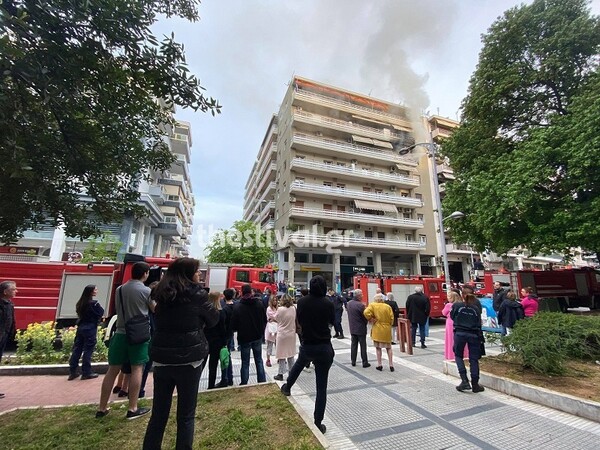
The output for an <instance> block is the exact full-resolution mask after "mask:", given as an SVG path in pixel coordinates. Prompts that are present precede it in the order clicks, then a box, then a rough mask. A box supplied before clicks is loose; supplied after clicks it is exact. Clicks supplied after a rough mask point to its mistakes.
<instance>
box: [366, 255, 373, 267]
mask: <svg viewBox="0 0 600 450" xmlns="http://www.w3.org/2000/svg"><path fill="white" fill-rule="evenodd" d="M372 265H373V257H372V256H367V266H372Z"/></svg>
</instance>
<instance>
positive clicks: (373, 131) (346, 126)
mask: <svg viewBox="0 0 600 450" xmlns="http://www.w3.org/2000/svg"><path fill="white" fill-rule="evenodd" d="M292 119H293V120H294V121H296V122H302V123H305V124H308V125H314V126H316V127H317V129H320V128H330V129H333V130H337V131H342V132H344V133H349V134H357V135H360V136H365V137H369V138H372V139H378V140H384V141H390V140H393V141H400V140H402V141H403V140H404V138H405V137H404V135H401V134H399V133H394V132H393V131H390V130H388V129H387V128H373V127H367V126H365V125H359V124H356V123H352V122H347V121H345V120H339V119H334V118H332V117H327V116H321V115H319V114H313V113H309V112H306V111H302V110H299V109H296V110H294V111H293V112H292Z"/></svg>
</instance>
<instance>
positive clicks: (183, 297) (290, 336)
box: [0, 258, 539, 449]
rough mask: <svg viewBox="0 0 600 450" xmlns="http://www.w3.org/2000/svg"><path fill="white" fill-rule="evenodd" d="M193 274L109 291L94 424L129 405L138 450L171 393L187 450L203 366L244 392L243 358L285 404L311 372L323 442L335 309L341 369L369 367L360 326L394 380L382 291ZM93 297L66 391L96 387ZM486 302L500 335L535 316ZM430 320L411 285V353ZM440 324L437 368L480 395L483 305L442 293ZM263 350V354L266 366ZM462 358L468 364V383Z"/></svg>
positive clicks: (152, 433)
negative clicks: (269, 377)
mask: <svg viewBox="0 0 600 450" xmlns="http://www.w3.org/2000/svg"><path fill="white" fill-rule="evenodd" d="M199 267H200V263H199V261H198V260H196V259H193V258H178V259H176V260H174V261H173V262H172V263H171V264H170V265H169V267H168V269H167V270H166V272H165V273H164V275H163V277H162V279H161V280H160V281H156V282H154V283H152V285H150V286H146V284H145V281H146V280H147V278H148V275H149V271H150V266H149V265H148V264H146V263H145V262H138V263H136V264H134V265H133V267H132V277H131V280H129V281H128V282H127V283H125V284H123V285H122V286H120V287H119V288H118V289H117V291H116V295H115V309H116V311H117V313H118V316H117V319H116V331H115V333H114V334H113V335H112V337H111V338H110V342H109V351H108V364H109V366H108V371H107V373H106V375H105V376H104V379H103V381H102V387H101V393H100V402H99V405H98V408H97V411H96V417H97V418H102V417H104V416H106V415H107V414H108V413H109V411H110V409H109V407H108V403H109V399H110V395H111V393H113V394H117V395H118V396H120V397H125V396H126V397H128V409H127V413H126V418H127V419H135V418H138V417H142V416H144V415H146V414H148V413H151V416H150V421H149V423H148V427H147V431H146V435H145V437H144V444H143V448H144V449H156V448H160V447H161V443H162V439H163V435H164V432H165V427H166V424H167V420H168V417H169V413H170V410H171V403H172V399H173V393H174V390H175V389H176V390H177V394H178V402H177V412H176V416H177V436H176V447H177V448H191V446H192V441H193V435H194V417H195V411H196V402H197V393H198V388H199V381H200V378H201V376H202V372H203V370H204V367H205V366H206V365H207V364H208V389H213V388H223V387H227V386H232V385H233V384H234V373H233V365H232V359H231V353H232V352H234V351H236V350H237V351H239V352H240V360H241V367H240V373H239V379H240V383H239V384H240V385H245V384H247V383H248V382H249V378H250V364H251V360H250V355H251V354H252V358H253V360H254V365H255V369H256V370H255V372H256V381H257V382H258V383H262V382H265V381H266V373H265V368H264V365H266V366H267V367H271V366H272V365H273V364H274V363H276V364H277V374H276V375H275V376H274V377H273V378H274V379H275V380H277V381H284V383H283V384H282V385H281V388H280V389H281V392H282V393H283V394H284V395H291V391H292V388H293V386H294V385H295V383H296V381H297V379H298V377H299V376H300V375H301V373H302V372H303V371H304V369H306V368H308V367H310V364H311V363H312V364H313V365H314V375H315V384H316V398H315V408H314V417H313V420H314V424H315V426H316V427H317V428H318V429H319V430H321V431H322V432H323V433H325V431H326V426H325V424H323V417H324V414H325V408H326V403H327V385H328V377H329V370H330V368H331V366H332V364H333V360H334V356H335V351H334V349H333V346H332V343H331V339H332V338H337V339H345V335H344V330H343V325H342V322H343V321H342V317H343V313H344V310H345V311H346V312H347V314H348V327H349V330H348V331H349V333H350V338H351V342H350V363H351V365H352V366H353V367H354V366H356V362H357V361H356V360H357V356H358V350H359V347H360V359H361V361H360V362H361V365H362V367H363V368H369V367H370V366H371V364H370V363H369V358H368V351H367V339H366V336H367V333H368V330H369V324H370V330H371V339H372V342H373V346H374V348H375V355H376V362H377V365H376V367H375V368H376V370H378V371H382V370H383V361H382V359H383V349H385V351H386V355H387V361H388V367H389V370H390V371H391V372H394V371H395V368H394V358H393V350H392V345H393V344H394V342H393V337H394V336H395V335H396V328H395V327H396V326H397V324H398V318H399V316H400V313H401V310H400V308H399V307H398V304H397V303H396V301H395V299H394V295H393V294H392V293H391V292H390V293H387V294H384V293H383V292H382V291H381V289H378V290H377V292H376V293H375V295H374V296H373V298H372V299H371V301H370V302H369V304H368V305H366V302H364V294H363V292H362V291H361V290H360V289H355V290H354V291H353V295H352V296H351V297H350V298H349V299H348V298H347V297H345V296H342V295H339V294H337V293H336V292H335V291H334V289H332V288H331V287H329V288H328V287H327V284H326V281H325V279H324V278H323V277H322V276H319V275H317V276H315V277H313V278H312V279H311V280H310V283H309V288H308V289H303V290H302V291H301V293H300V295H299V296H298V295H296V292H295V289H293V288H292V289H290V288H289V286H287V284H286V283H280V284H279V286H278V288H279V289H278V292H277V293H271V292H270V291H269V290H267V291H265V292H264V293H261V292H258V291H256V290H255V289H253V288H252V287H251V286H250V285H249V284H245V285H243V286H242V287H241V290H240V292H237V291H236V290H234V289H225V290H224V291H223V292H216V291H210V292H207V291H209V290H207V289H205V288H204V287H203V286H202V285H201V284H200V283H199ZM17 292H18V291H17V286H16V283H15V282H12V281H3V282H2V283H0V359H1V358H2V352H3V350H4V346H5V344H6V340H7V339H8V336H10V335H11V333H14V306H12V302H11V299H12V298H14V296H15V295H16V294H17ZM96 294H97V288H96V286H95V285H89V286H86V287H85V289H84V290H83V292H82V294H81V297H80V299H79V301H78V302H77V304H76V312H77V316H78V322H77V325H78V326H77V332H76V336H75V342H74V345H73V351H72V355H71V358H70V361H69V369H70V374H69V377H68V379H69V380H74V379H75V378H77V377H79V376H81V379H82V380H87V379H93V378H96V377H98V374H96V373H94V372H93V371H92V367H91V357H92V352H93V350H94V347H95V345H96V335H97V333H96V331H97V327H98V324H99V322H100V320H101V319H102V317H103V316H104V310H103V309H102V307H101V306H100V304H99V303H98V302H97V301H96V299H95V296H96ZM492 303H493V309H494V310H495V311H496V313H497V319H498V323H499V325H500V326H501V327H502V334H504V335H506V334H510V333H511V330H512V329H513V327H514V326H515V323H516V322H517V321H518V320H522V319H524V318H527V317H531V316H533V315H534V314H536V313H537V311H538V307H539V306H538V299H537V297H536V295H535V294H534V292H533V290H532V289H531V288H529V287H525V288H523V289H522V290H521V298H520V299H519V300H518V299H517V296H516V294H515V292H513V291H511V290H509V289H504V288H503V287H502V286H500V284H499V283H496V285H495V286H494V294H493V300H492ZM430 310H431V303H430V299H429V298H428V297H427V296H426V295H425V294H424V293H423V289H422V287H420V286H416V287H415V289H414V293H412V294H410V295H409V296H408V297H407V299H406V302H405V310H404V311H403V312H404V313H405V316H406V318H407V319H408V321H409V322H410V324H411V338H412V344H413V346H414V345H415V344H416V341H417V331H418V333H419V341H420V347H421V348H422V349H426V348H427V345H426V343H425V338H426V336H427V334H428V329H427V327H428V318H429V314H430ZM442 314H443V315H444V316H445V317H446V333H445V340H444V343H445V344H444V345H445V348H444V357H445V359H450V360H454V361H455V362H456V365H457V368H458V371H459V374H460V377H461V382H460V384H459V385H458V386H457V387H456V389H457V390H459V391H461V392H463V391H466V390H471V391H472V392H475V393H477V392H481V391H483V390H484V387H483V386H481V385H480V384H479V359H480V357H481V355H482V337H483V333H482V326H481V323H482V321H481V315H482V306H481V303H480V301H479V300H478V298H477V297H476V296H475V295H474V293H473V289H472V288H470V287H469V286H464V287H463V289H462V291H459V290H457V289H453V290H452V291H450V292H449V293H448V302H447V304H446V305H445V307H444V309H443V311H442ZM140 318H142V319H141V320H142V322H143V321H144V318H145V320H146V321H147V323H145V324H144V326H142V327H141V328H139V329H137V330H136V331H135V333H138V334H140V333H141V335H140V336H136V335H135V333H134V332H133V331H132V329H133V328H134V326H133V325H132V324H134V323H135V322H136V321H137V322H139V321H140ZM140 330H141V331H140ZM332 330H333V332H334V334H333V336H332ZM235 338H237V339H235ZM236 340H237V346H236ZM298 343H299V347H298ZM265 344H266V345H265ZM263 345H265V346H266V352H265V354H266V360H265V362H263ZM465 359H468V360H469V370H470V379H469V376H468V375H467V369H466V366H465V363H464V360H465ZM80 360H81V369H79V361H80ZM219 366H220V379H219V382H218V383H217V371H218V369H219ZM152 367H153V377H154V401H153V403H152V409H151V410H150V409H148V408H143V407H139V406H138V399H139V398H140V397H143V396H144V395H145V383H146V378H147V376H148V373H149V372H150V369H151V368H152ZM3 396H4V395H3V394H1V393H0V398H2V397H3Z"/></svg>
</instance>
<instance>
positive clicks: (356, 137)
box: [352, 134, 373, 145]
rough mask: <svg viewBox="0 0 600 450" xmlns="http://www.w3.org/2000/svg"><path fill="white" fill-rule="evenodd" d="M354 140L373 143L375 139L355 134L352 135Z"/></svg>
mask: <svg viewBox="0 0 600 450" xmlns="http://www.w3.org/2000/svg"><path fill="white" fill-rule="evenodd" d="M352 140H353V141H354V142H362V143H363V144H371V145H373V139H370V138H367V137H362V136H356V135H355V134H353V135H352Z"/></svg>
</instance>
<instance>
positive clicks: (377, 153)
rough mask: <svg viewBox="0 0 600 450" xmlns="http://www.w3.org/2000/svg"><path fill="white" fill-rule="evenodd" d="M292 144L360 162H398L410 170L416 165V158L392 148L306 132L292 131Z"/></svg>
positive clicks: (307, 149) (297, 147) (296, 146)
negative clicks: (375, 146) (359, 143)
mask: <svg viewBox="0 0 600 450" xmlns="http://www.w3.org/2000/svg"><path fill="white" fill-rule="evenodd" d="M292 144H293V145H294V147H295V148H296V149H298V150H306V151H311V152H314V149H315V148H317V149H319V154H326V155H331V156H346V157H354V156H355V157H357V158H360V160H361V162H363V161H365V162H374V163H379V164H381V163H382V162H383V163H387V164H390V163H392V164H399V165H402V166H406V170H412V169H415V168H416V167H417V164H418V163H417V160H416V159H414V158H409V157H406V156H400V155H398V154H397V153H395V152H393V151H392V150H383V149H382V150H378V149H376V148H373V147H366V146H364V145H358V144H351V143H349V142H342V141H337V140H335V139H329V138H324V137H318V136H311V135H308V134H302V133H294V135H293V137H292Z"/></svg>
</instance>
